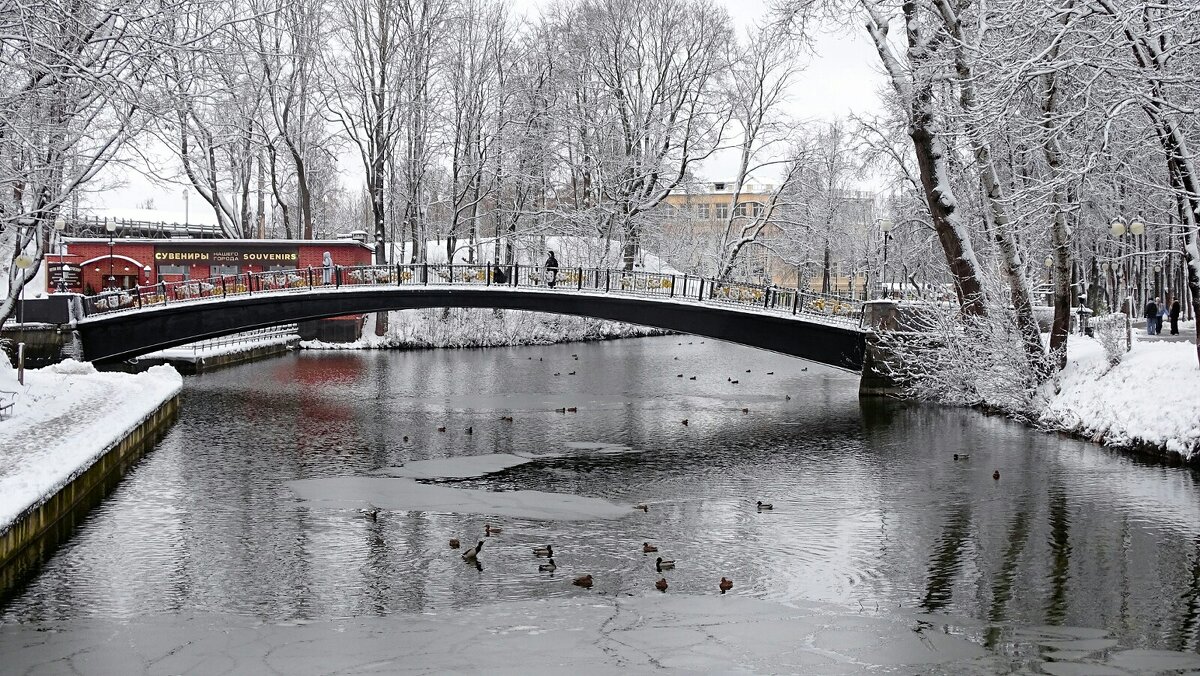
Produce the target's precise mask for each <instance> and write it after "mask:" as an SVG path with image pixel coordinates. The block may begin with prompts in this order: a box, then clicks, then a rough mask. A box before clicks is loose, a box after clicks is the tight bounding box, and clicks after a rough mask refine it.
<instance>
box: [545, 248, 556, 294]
mask: <svg viewBox="0 0 1200 676" xmlns="http://www.w3.org/2000/svg"><path fill="white" fill-rule="evenodd" d="M547 253H548V254H550V255H549V256H547V257H546V286H548V287H550V288H551V289H553V288H554V285H555V284H556V283H558V259H557V258H555V257H554V252H553V251H548V252H547Z"/></svg>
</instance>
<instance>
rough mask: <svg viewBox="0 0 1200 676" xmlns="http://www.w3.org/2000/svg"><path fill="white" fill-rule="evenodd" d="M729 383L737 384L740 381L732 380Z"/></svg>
mask: <svg viewBox="0 0 1200 676" xmlns="http://www.w3.org/2000/svg"><path fill="white" fill-rule="evenodd" d="M729 384H730V385H737V384H738V381H736V380H731V381H729Z"/></svg>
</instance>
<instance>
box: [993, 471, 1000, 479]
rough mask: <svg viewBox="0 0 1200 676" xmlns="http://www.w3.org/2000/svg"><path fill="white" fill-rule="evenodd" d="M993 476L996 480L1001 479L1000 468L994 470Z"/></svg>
mask: <svg viewBox="0 0 1200 676" xmlns="http://www.w3.org/2000/svg"><path fill="white" fill-rule="evenodd" d="M992 478H993V479H995V480H996V481H999V480H1000V470H996V471H995V472H992Z"/></svg>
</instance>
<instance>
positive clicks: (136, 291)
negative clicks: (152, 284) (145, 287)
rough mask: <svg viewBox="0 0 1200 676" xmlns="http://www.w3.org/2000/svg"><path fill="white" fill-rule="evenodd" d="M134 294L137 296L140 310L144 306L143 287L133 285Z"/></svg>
mask: <svg viewBox="0 0 1200 676" xmlns="http://www.w3.org/2000/svg"><path fill="white" fill-rule="evenodd" d="M133 295H134V296H136V297H137V304H138V309H139V310H140V309H141V308H142V287H140V286H135V287H133Z"/></svg>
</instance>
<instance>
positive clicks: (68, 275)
mask: <svg viewBox="0 0 1200 676" xmlns="http://www.w3.org/2000/svg"><path fill="white" fill-rule="evenodd" d="M63 243H64V245H63V247H62V248H63V251H62V252H60V253H54V254H48V255H47V256H46V266H47V275H46V286H47V289H46V290H47V291H60V290H61V291H69V292H75V293H83V294H88V295H90V294H95V293H100V292H101V291H105V290H108V289H114V288H119V289H130V288H133V287H135V286H146V285H150V284H157V283H158V282H177V281H183V280H188V279H205V278H208V277H218V276H222V275H237V274H244V273H247V272H269V271H271V270H290V269H292V268H307V267H313V268H319V267H321V262H322V260H323V259H324V256H325V252H326V251H328V252H329V254H330V256H331V257H332V258H333V262H334V264H335V265H341V266H350V265H370V264H371V261H372V254H373V252H372V250H371V248H370V247H368V246H367V245H366V244H365V243H363V242H361V241H359V240H353V239H338V240H282V239H186V240H180V239H130V238H121V239H113V240H110V239H105V238H72V237H67V238H64V239H63Z"/></svg>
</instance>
